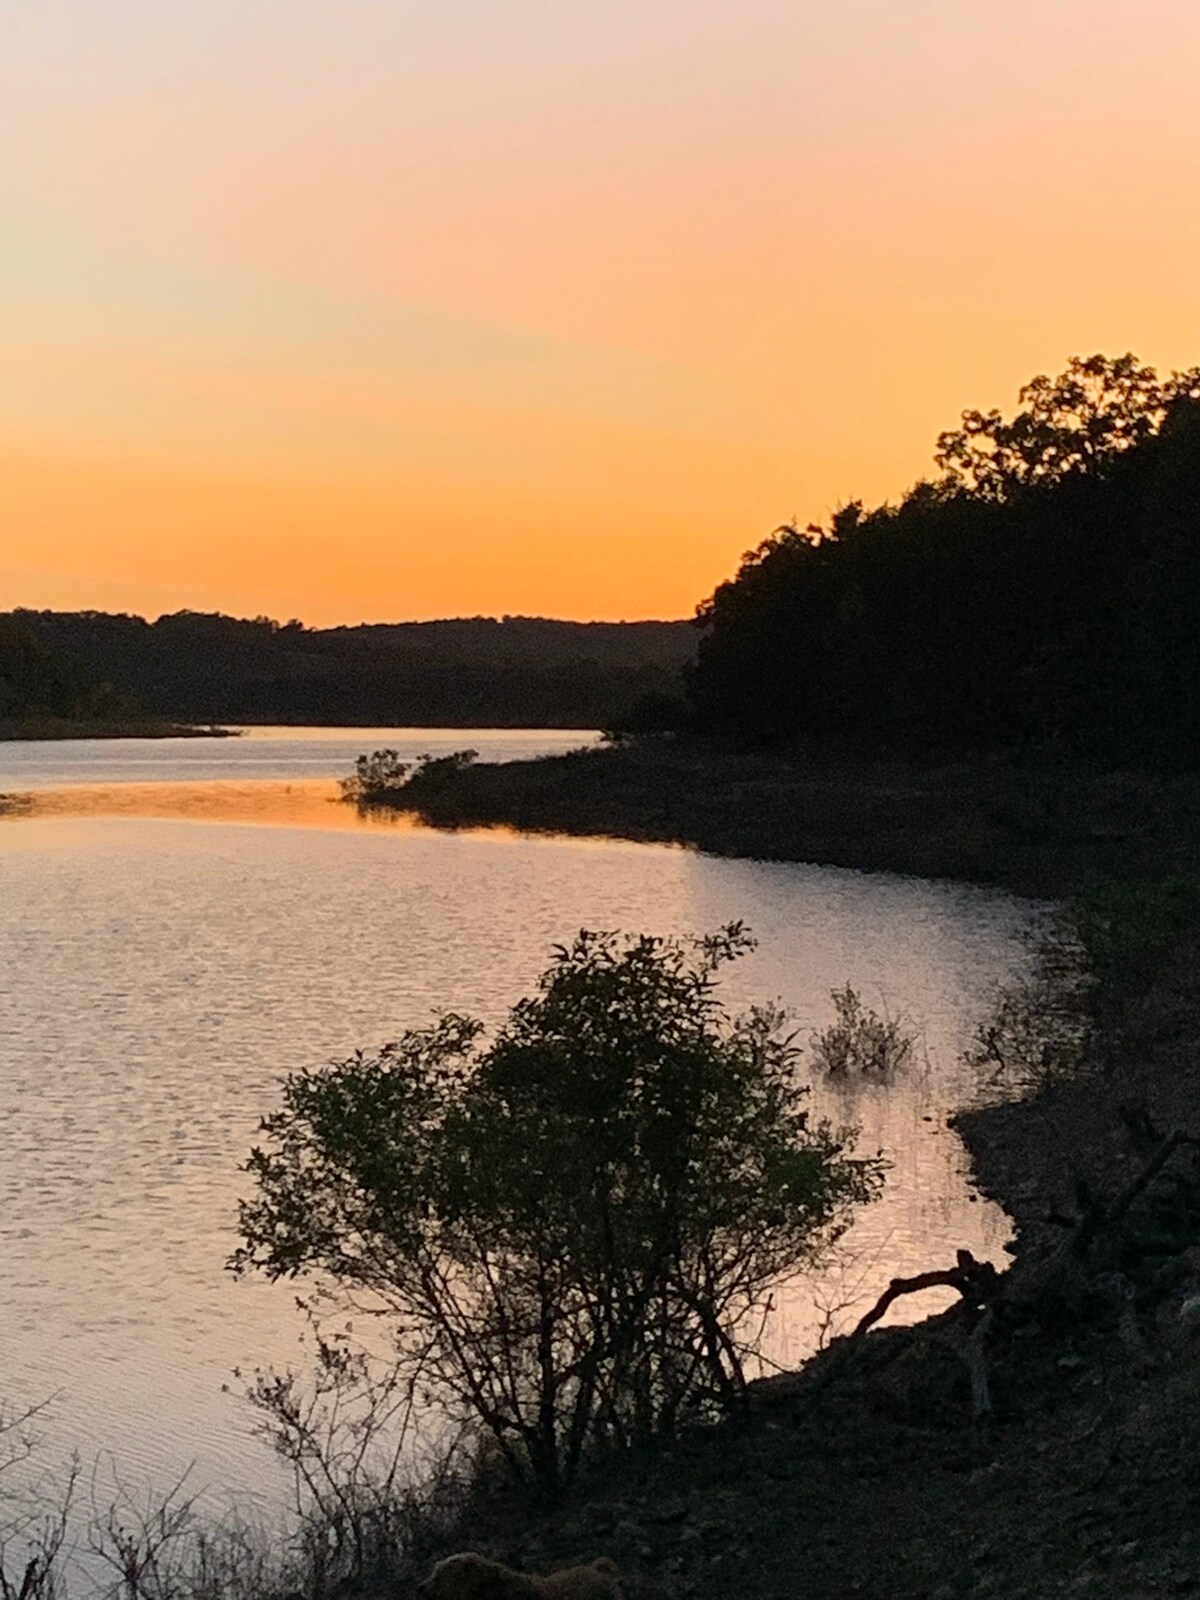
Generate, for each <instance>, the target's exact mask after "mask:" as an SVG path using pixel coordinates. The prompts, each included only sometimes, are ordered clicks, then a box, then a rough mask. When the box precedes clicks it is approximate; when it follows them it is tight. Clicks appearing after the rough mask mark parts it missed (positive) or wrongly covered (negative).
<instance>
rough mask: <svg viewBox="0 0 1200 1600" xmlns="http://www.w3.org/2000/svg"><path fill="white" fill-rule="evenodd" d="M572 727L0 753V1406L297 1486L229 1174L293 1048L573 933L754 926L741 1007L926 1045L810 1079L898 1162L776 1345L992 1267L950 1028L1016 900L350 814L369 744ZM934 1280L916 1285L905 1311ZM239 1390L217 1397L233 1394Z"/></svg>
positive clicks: (293, 1061) (532, 959) (1006, 938)
mask: <svg viewBox="0 0 1200 1600" xmlns="http://www.w3.org/2000/svg"><path fill="white" fill-rule="evenodd" d="M584 742H587V736H586V735H580V734H578V733H566V734H562V733H533V734H530V733H507V732H505V733H495V734H492V733H480V732H477V731H471V732H469V733H464V732H463V731H462V730H451V731H449V732H436V733H433V732H429V731H426V730H418V731H417V732H415V733H414V732H413V731H412V730H408V731H402V732H400V733H397V732H396V731H394V730H369V731H363V730H359V731H351V732H349V733H348V732H347V730H344V729H334V730H313V729H306V730H261V731H260V730H255V732H254V733H253V734H252V735H250V736H247V737H246V738H243V739H237V740H225V741H220V742H211V743H210V742H208V741H164V742H161V743H159V742H154V743H134V742H131V741H120V742H114V743H112V744H108V743H103V742H96V743H88V744H84V743H75V744H71V745H69V746H68V745H17V744H10V745H0V792H4V791H7V792H10V793H11V792H14V791H20V792H26V791H37V793H36V794H35V799H34V804H33V805H32V807H31V808H30V809H29V810H27V811H23V812H22V813H21V814H18V815H13V816H10V817H7V818H4V819H0V1091H2V1092H0V1150H2V1152H3V1156H2V1158H0V1282H3V1284H4V1292H3V1295H2V1296H0V1374H2V1378H0V1400H7V1401H8V1403H9V1404H10V1405H12V1404H22V1403H28V1402H31V1401H35V1400H39V1399H42V1398H43V1397H46V1396H51V1395H53V1396H54V1399H53V1402H52V1404H51V1406H50V1407H49V1410H48V1414H47V1419H46V1421H45V1423H44V1425H43V1428H42V1432H43V1434H44V1435H45V1436H46V1438H47V1445H46V1448H47V1449H48V1450H49V1451H51V1452H55V1451H58V1452H62V1451H65V1450H66V1449H68V1448H78V1449H79V1451H80V1452H81V1455H82V1456H83V1458H84V1460H85V1462H87V1461H91V1460H92V1459H93V1458H94V1457H95V1456H96V1455H97V1454H99V1453H101V1452H107V1453H110V1454H111V1458H112V1460H113V1461H114V1462H115V1463H116V1467H117V1469H118V1470H119V1471H120V1472H121V1473H122V1474H123V1476H124V1477H125V1478H126V1479H127V1480H128V1481H130V1482H132V1483H144V1482H154V1483H158V1484H160V1485H161V1484H163V1483H165V1482H166V1481H167V1479H169V1478H173V1477H176V1476H178V1475H179V1473H180V1472H182V1471H183V1470H184V1469H185V1468H187V1467H188V1466H189V1465H190V1464H192V1463H194V1469H193V1473H192V1477H191V1479H190V1480H189V1482H190V1483H191V1485H192V1486H193V1487H198V1488H199V1487H203V1486H205V1485H210V1486H212V1487H213V1489H214V1491H216V1490H218V1489H219V1490H221V1491H222V1492H225V1491H230V1492H234V1493H236V1494H238V1495H239V1496H240V1497H241V1498H242V1500H243V1502H244V1500H245V1497H246V1496H247V1495H258V1496H260V1497H261V1500H262V1502H263V1504H264V1506H266V1507H268V1508H269V1507H271V1506H272V1505H273V1504H275V1503H277V1501H278V1499H279V1497H280V1496H281V1493H282V1479H281V1474H280V1469H279V1468H278V1466H277V1465H276V1463H275V1462H274V1460H273V1458H272V1457H271V1456H270V1455H269V1453H268V1452H267V1451H266V1449H265V1447H264V1446H263V1445H262V1444H261V1443H260V1442H259V1441H257V1440H256V1439H255V1438H253V1437H252V1433H251V1416H250V1414H249V1411H248V1408H247V1407H246V1405H245V1402H244V1401H243V1400H242V1399H241V1398H240V1387H239V1385H238V1383H237V1382H236V1381H235V1380H234V1378H233V1371H234V1369H235V1368H238V1367H240V1368H242V1369H243V1370H246V1369H252V1368H253V1367H255V1366H256V1365H265V1364H268V1363H273V1364H275V1365H277V1366H282V1365H286V1364H289V1363H292V1364H295V1363H296V1362H297V1361H298V1360H300V1359H301V1358H302V1353H303V1352H302V1348H301V1347H300V1346H299V1345H298V1343H297V1340H298V1335H299V1333H300V1331H301V1322H300V1318H299V1316H298V1314H297V1312H296V1309H295V1306H294V1304H293V1297H292V1292H291V1291H290V1290H289V1289H288V1288H287V1287H285V1286H276V1287H271V1286H268V1285H266V1284H264V1283H261V1282H235V1281H234V1280H233V1279H231V1278H230V1277H229V1275H228V1274H227V1273H226V1272H225V1271H224V1270H223V1263H224V1261H225V1258H226V1257H227V1255H228V1254H229V1252H230V1250H231V1249H232V1248H233V1247H234V1245H235V1243H236V1234H235V1217H236V1202H237V1197H238V1195H239V1193H242V1192H244V1186H245V1180H244V1179H243V1178H242V1176H241V1175H240V1174H239V1171H238V1164H239V1162H240V1161H241V1160H243V1159H244V1157H245V1155H246V1153H247V1151H248V1150H249V1148H250V1145H251V1143H252V1142H253V1140H254V1137H255V1129H256V1124H257V1120H258V1118H259V1116H260V1115H261V1114H262V1113H263V1112H264V1111H267V1110H269V1109H271V1108H272V1107H273V1106H274V1105H275V1103H276V1101H277V1098H278V1080H279V1078H280V1077H281V1075H282V1074H284V1073H286V1072H287V1071H289V1070H291V1069H295V1068H299V1067H302V1066H309V1065H313V1064H317V1063H321V1062H323V1061H325V1060H327V1059H329V1058H331V1057H338V1056H341V1055H345V1054H348V1053H349V1052H351V1051H352V1050H354V1049H355V1048H356V1047H358V1046H371V1045H377V1044H379V1043H381V1042H383V1041H385V1040H387V1039H389V1038H392V1037H394V1036H395V1035H396V1034H397V1033H398V1032H399V1031H401V1030H402V1029H403V1028H405V1027H408V1026H410V1025H414V1024H420V1023H423V1022H425V1021H427V1020H428V1019H429V1017H430V1016H431V1015H432V1014H433V1013H434V1012H435V1011H437V1010H439V1009H442V1008H454V1009H459V1010H466V1011H471V1012H474V1013H475V1014H477V1015H479V1016H481V1017H483V1018H484V1019H485V1020H486V1021H489V1022H495V1021H496V1020H498V1019H499V1018H500V1017H502V1016H503V1014H504V1012H505V1011H506V1009H507V1008H508V1007H509V1006H510V1005H511V1004H512V1003H513V1002H514V1001H515V1000H516V999H518V998H519V997H520V996H521V995H522V994H523V993H525V992H527V991H528V990H529V988H530V986H531V984H532V983H533V981H534V979H535V978H536V976H537V974H538V973H539V972H540V971H541V970H542V968H543V967H544V966H545V964H546V962H547V959H548V956H549V954H550V950H551V947H552V946H553V945H554V944H555V943H559V942H562V941H564V940H566V939H569V938H570V937H571V935H572V934H573V933H575V932H576V931H577V930H578V929H579V928H580V927H590V928H610V929H624V930H628V931H643V930H645V931H652V932H658V933H663V934H672V933H693V932H696V933H699V932H704V931H707V930H711V929H712V928H714V927H716V926H717V925H719V924H721V923H724V922H728V921H730V920H732V919H735V918H740V919H743V920H745V921H746V922H747V923H748V924H749V925H750V926H751V928H752V929H753V931H754V933H755V934H756V935H757V937H758V939H759V941H760V948H759V950H758V951H757V953H756V954H754V955H753V956H752V957H750V958H748V959H747V960H745V961H743V962H741V963H739V964H738V965H737V966H736V967H735V968H733V969H732V970H731V974H730V977H729V979H728V980H727V982H726V985H725V993H726V998H727V1000H728V1002H729V1004H730V1006H731V1007H732V1008H734V1009H737V1008H739V1007H740V1006H742V1005H744V1004H746V1003H748V1002H750V1001H752V1000H757V999H781V1000H783V1001H784V1002H785V1003H786V1004H787V1005H789V1006H790V1007H792V1008H793V1009H794V1011H795V1014H796V1018H797V1026H798V1028H799V1029H800V1032H801V1036H802V1037H807V1034H808V1032H809V1030H811V1029H813V1028H816V1027H821V1026H824V1025H826V1024H827V1023H828V1022H830V1021H831V1020H832V1015H833V1013H832V1006H831V1003H830V999H829V994H830V990H831V989H833V988H835V987H841V986H843V985H844V984H845V983H847V982H850V983H851V984H853V985H854V986H855V988H857V989H858V990H859V991H860V993H861V994H862V996H863V998H864V1000H865V1002H866V1003H867V1004H869V1005H871V1006H873V1007H874V1008H875V1009H876V1010H877V1011H880V1012H881V1013H882V1012H886V1013H887V1014H889V1015H892V1016H898V1015H903V1016H905V1017H907V1018H908V1019H909V1021H910V1022H911V1024H912V1026H913V1028H914V1029H915V1030H916V1031H917V1033H918V1034H919V1036H920V1042H921V1043H920V1060H919V1061H918V1062H917V1063H916V1064H914V1065H913V1066H912V1067H911V1068H909V1069H908V1071H907V1072H906V1073H905V1074H904V1076H903V1077H902V1078H901V1079H899V1080H898V1081H897V1082H896V1083H894V1084H893V1085H891V1086H890V1087H887V1088H879V1087H873V1086H872V1087H863V1086H861V1085H859V1086H854V1087H852V1088H851V1089H848V1090H845V1091H840V1092H839V1091H832V1090H830V1089H829V1088H828V1087H822V1088H821V1089H820V1091H819V1095H818V1103H819V1105H820V1108H821V1109H822V1110H824V1111H826V1112H827V1113H828V1114H830V1115H832V1116H833V1117H835V1118H836V1119H837V1120H839V1121H847V1122H853V1123H857V1124H860V1125H861V1127H862V1129H863V1133H862V1140H861V1144H862V1147H863V1148H864V1149H870V1150H874V1149H877V1148H878V1149H883V1150H884V1151H885V1153H886V1154H887V1155H888V1157H889V1158H890V1160H891V1162H892V1168H891V1171H890V1173H889V1178H888V1185H887V1191H886V1195H885V1198H884V1199H883V1201H881V1202H880V1203H879V1204H878V1205H876V1206H875V1207H873V1208H872V1209H871V1210H870V1211H869V1212H867V1213H866V1214H864V1216H863V1217H862V1219H861V1220H860V1221H859V1222H858V1223H856V1225H855V1227H854V1228H853V1229H852V1231H851V1233H850V1235H848V1237H847V1239H846V1241H845V1246H846V1250H845V1256H846V1259H845V1261H844V1262H843V1263H842V1264H841V1265H840V1266H839V1267H838V1268H837V1269H836V1270H835V1271H834V1272H833V1273H832V1274H830V1275H829V1276H828V1277H827V1279H826V1280H824V1281H823V1282H822V1283H821V1284H817V1285H814V1283H812V1282H803V1283H798V1284H796V1285H793V1286H790V1287H789V1288H788V1290H787V1291H786V1292H785V1293H784V1294H783V1295H782V1296H781V1297H780V1302H779V1308H778V1311H777V1314H776V1316H775V1317H774V1319H773V1322H772V1325H771V1327H770V1329H769V1331H768V1347H769V1350H770V1353H771V1355H772V1356H773V1358H774V1359H776V1360H778V1361H780V1362H783V1363H789V1362H795V1361H796V1360H798V1359H800V1358H801V1357H802V1356H803V1355H804V1353H805V1352H806V1351H807V1350H808V1349H810V1348H811V1346H812V1343H813V1339H814V1336H815V1332H814V1330H815V1328H816V1326H817V1323H818V1322H819V1320H820V1310H819V1308H817V1307H816V1306H815V1305H814V1294H815V1295H816V1296H817V1298H818V1299H820V1300H825V1301H834V1302H838V1303H841V1302H845V1303H846V1308H845V1309H844V1310H843V1312H842V1320H843V1322H844V1321H845V1320H846V1319H847V1318H848V1317H849V1316H850V1315H852V1313H853V1311H854V1310H859V1311H861V1310H862V1309H863V1308H864V1307H865V1305H867V1304H869V1303H870V1301H871V1299H873V1297H874V1296H875V1295H876V1294H877V1293H878V1292H879V1290H880V1289H881V1288H882V1287H883V1286H884V1285H885V1284H886V1282H887V1280H888V1279H889V1278H890V1277H891V1276H893V1275H895V1274H897V1273H906V1272H911V1271H918V1270H921V1269H923V1268H925V1267H928V1266H931V1265H941V1264H944V1263H946V1262H948V1261H949V1260H951V1259H952V1256H953V1251H954V1250H955V1249H956V1248H958V1247H960V1246H964V1247H966V1248H968V1249H970V1250H973V1251H974V1252H975V1253H976V1254H977V1255H982V1256H988V1257H990V1258H992V1259H996V1260H999V1259H1001V1257H1002V1251H1003V1245H1004V1243H1005V1241H1006V1239H1007V1238H1008V1236H1009V1234H1008V1226H1007V1222H1006V1219H1005V1217H1004V1216H1003V1214H1002V1213H1001V1212H1000V1211H999V1210H998V1209H997V1208H995V1207H994V1206H992V1205H991V1204H989V1203H987V1202H985V1201H983V1200H981V1199H979V1198H978V1197H977V1196H976V1195H975V1194H974V1193H973V1192H972V1191H971V1189H970V1186H969V1184H968V1183H967V1181H966V1178H965V1176H964V1171H963V1169H964V1165H965V1158H964V1155H963V1151H962V1148H961V1146H960V1144H959V1142H958V1140H957V1139H956V1138H955V1136H954V1135H953V1134H952V1133H951V1132H950V1131H949V1130H948V1129H947V1127H946V1115H947V1113H948V1112H949V1111H951V1110H953V1109H954V1108H955V1107H957V1106H959V1105H961V1104H962V1103H963V1102H964V1101H965V1100H966V1099H968V1098H970V1096H971V1093H972V1090H973V1084H972V1081H971V1075H970V1073H969V1071H967V1070H966V1069H965V1068H964V1067H963V1066H962V1065H961V1062H960V1052H961V1050H962V1048H963V1046H964V1044H965V1043H966V1041H967V1039H968V1037H969V1034H970V1031H971V1029H972V1027H973V1026H974V1024H975V1023H976V1022H977V1021H978V1020H979V1019H980V1018H981V1017H982V1016H983V1015H984V1014H985V1012H986V1010H987V1006H988V1001H989V997H990V995H991V993H992V991H993V988H994V986H995V985H996V983H997V982H998V981H1001V980H1002V979H1004V978H1005V977H1006V976H1008V975H1010V974H1011V972H1012V971H1013V970H1014V968H1015V966H1017V965H1018V964H1019V962H1020V960H1021V951H1020V948H1019V946H1018V945H1017V944H1016V942H1015V941H1014V938H1013V935H1014V934H1015V932H1016V931H1017V930H1018V929H1020V928H1021V927H1023V926H1024V925H1025V924H1026V923H1027V922H1028V920H1029V917H1030V915H1031V912H1032V909H1033V908H1031V907H1030V906H1029V905H1028V904H1026V903H1022V902H1019V901H1015V900H1013V899H1011V898H1009V897H1006V896H1000V895H995V894H989V893H984V892H982V891H977V890H973V889H969V888H963V887H955V886H950V885H943V884H939V885H934V884H930V883H925V882H921V881H918V880H912V879H902V878H896V877H884V876H872V875H867V874H861V873H855V872H847V871H839V870H832V869H825V868H817V867H805V866H792V865H778V864H768V863H760V862H752V861H725V860H716V859H710V858H707V857H704V856H700V855H697V854H694V853H692V852H689V851H685V850H681V849H675V848H671V847H665V846H650V845H636V844H627V843H621V842H612V841H594V840H577V839H551V838H526V837H522V836H519V835H516V834H511V833H507V832H470V833H458V834H440V833H436V832H433V831H429V830H425V829H422V828H420V827H417V826H415V825H413V824H412V823H410V822H409V821H407V820H406V819H403V818H396V819H392V820H390V821H385V822H382V823H379V822H377V823H370V822H364V821H363V820H362V819H360V818H359V817H358V816H357V814H356V813H355V812H354V810H353V809H352V808H350V807H347V806H344V805H341V804H339V803H337V801H336V799H335V796H336V785H335V783H334V782H333V779H334V778H335V777H336V776H337V775H339V774H343V773H345V772H346V771H348V770H349V768H350V767H351V765H352V763H353V759H354V757H355V755H357V754H358V753H359V752H360V751H362V750H364V749H368V750H369V749H372V748H375V747H376V746H377V745H383V744H388V745H395V746H397V747H398V748H400V749H401V751H402V752H406V753H409V754H414V755H415V754H417V753H419V752H420V751H424V750H429V751H431V752H433V753H441V752H444V751H446V750H451V749H457V748H461V747H462V746H464V745H467V744H470V745H473V746H475V747H476V748H478V749H479V750H480V752H481V755H482V756H483V757H484V758H496V759H503V758H505V757H512V756H516V755H526V754H531V753H538V752H547V751H551V750H559V749H565V748H570V747H572V746H575V745H578V744H580V743H584ZM937 1303H938V1302H937V1301H936V1300H935V1299H934V1298H933V1297H929V1298H926V1299H924V1300H923V1302H917V1301H908V1302H902V1303H901V1307H900V1310H901V1312H908V1313H909V1314H920V1312H922V1311H923V1310H926V1309H931V1308H932V1306H933V1305H935V1304H937ZM225 1386H228V1392H226V1387H225Z"/></svg>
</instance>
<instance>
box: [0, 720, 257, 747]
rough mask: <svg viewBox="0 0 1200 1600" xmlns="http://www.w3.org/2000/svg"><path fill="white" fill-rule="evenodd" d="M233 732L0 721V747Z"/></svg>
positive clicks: (191, 726)
mask: <svg viewBox="0 0 1200 1600" xmlns="http://www.w3.org/2000/svg"><path fill="white" fill-rule="evenodd" d="M240 736H241V735H240V733H239V730H238V729H237V728H223V727H219V726H217V725H216V724H215V723H214V724H200V723H191V722H156V721H140V720H137V719H133V720H130V721H128V722H86V721H81V722H75V721H69V720H64V719H62V718H59V717H46V718H36V717H27V718H24V719H22V720H21V721H17V722H6V721H0V743H3V744H20V743H26V744H32V743H53V742H55V741H58V740H67V739H237V738H240Z"/></svg>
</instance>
